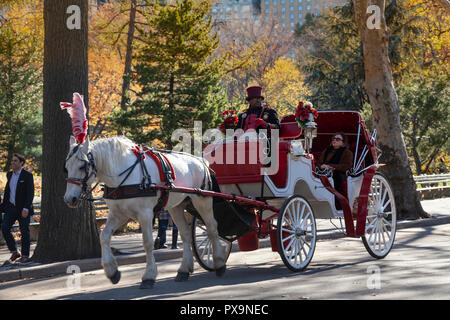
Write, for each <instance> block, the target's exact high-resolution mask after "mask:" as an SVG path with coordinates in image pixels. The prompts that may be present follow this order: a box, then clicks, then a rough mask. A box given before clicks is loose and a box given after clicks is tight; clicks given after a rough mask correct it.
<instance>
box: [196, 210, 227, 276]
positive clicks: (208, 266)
mask: <svg viewBox="0 0 450 320" xmlns="http://www.w3.org/2000/svg"><path fill="white" fill-rule="evenodd" d="M191 231H192V249H193V250H194V256H195V260H197V262H198V264H199V265H200V266H201V267H202V268H203V269H205V270H208V271H214V270H215V268H214V261H213V247H212V242H211V240H209V237H208V233H207V232H206V226H205V224H204V223H203V221H202V220H201V219H199V218H197V217H196V216H194V217H193V219H192V229H191ZM219 239H220V242H221V244H222V246H224V247H225V262H227V260H228V257H229V256H230V253H231V247H232V243H231V242H230V241H228V240H225V239H223V238H221V237H219Z"/></svg>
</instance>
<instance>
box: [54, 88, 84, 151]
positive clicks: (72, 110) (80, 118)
mask: <svg viewBox="0 0 450 320" xmlns="http://www.w3.org/2000/svg"><path fill="white" fill-rule="evenodd" d="M59 105H60V106H61V109H66V110H67V112H68V113H69V115H70V118H71V119H72V134H73V135H74V137H75V138H76V139H77V141H78V142H79V143H83V142H84V139H85V138H86V135H87V123H88V121H87V118H86V107H85V105H84V102H83V96H82V95H80V94H79V93H78V92H75V93H74V94H73V103H69V102H60V103H59Z"/></svg>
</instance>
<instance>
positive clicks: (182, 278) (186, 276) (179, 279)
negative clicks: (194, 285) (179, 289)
mask: <svg viewBox="0 0 450 320" xmlns="http://www.w3.org/2000/svg"><path fill="white" fill-rule="evenodd" d="M188 279H189V272H178V273H177V276H176V277H175V281H176V282H182V281H187V280H188Z"/></svg>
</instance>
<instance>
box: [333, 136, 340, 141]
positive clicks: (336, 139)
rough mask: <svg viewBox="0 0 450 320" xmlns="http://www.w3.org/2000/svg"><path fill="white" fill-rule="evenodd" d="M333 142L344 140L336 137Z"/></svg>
mask: <svg viewBox="0 0 450 320" xmlns="http://www.w3.org/2000/svg"><path fill="white" fill-rule="evenodd" d="M331 140H334V141H342V138H336V137H333V138H331Z"/></svg>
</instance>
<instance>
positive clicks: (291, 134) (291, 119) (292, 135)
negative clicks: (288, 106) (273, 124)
mask: <svg viewBox="0 0 450 320" xmlns="http://www.w3.org/2000/svg"><path fill="white" fill-rule="evenodd" d="M301 134H302V129H300V128H299V127H298V123H297V121H296V120H295V116H294V115H293V114H289V115H287V116H284V117H283V118H281V121H280V139H296V138H298V137H300V135H301Z"/></svg>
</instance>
